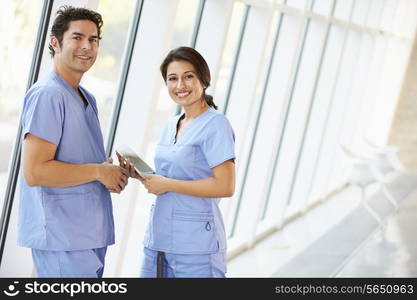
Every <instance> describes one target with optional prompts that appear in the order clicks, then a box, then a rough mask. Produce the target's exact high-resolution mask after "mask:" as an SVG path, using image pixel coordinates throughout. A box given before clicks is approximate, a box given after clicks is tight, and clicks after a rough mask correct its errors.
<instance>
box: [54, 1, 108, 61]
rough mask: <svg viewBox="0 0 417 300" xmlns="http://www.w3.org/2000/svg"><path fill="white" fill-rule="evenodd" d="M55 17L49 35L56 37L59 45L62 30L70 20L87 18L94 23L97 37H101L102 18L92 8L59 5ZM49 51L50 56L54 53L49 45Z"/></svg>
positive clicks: (67, 25) (62, 35)
mask: <svg viewBox="0 0 417 300" xmlns="http://www.w3.org/2000/svg"><path fill="white" fill-rule="evenodd" d="M56 14H57V17H56V18H55V21H54V24H53V25H52V29H51V37H52V36H54V37H56V38H57V40H58V42H59V45H60V46H62V39H63V38H64V32H65V31H67V30H68V28H69V23H70V22H71V21H78V20H89V21H91V22H93V23H94V24H96V26H97V35H98V39H99V40H100V39H101V36H100V35H101V26H103V19H102V18H101V15H100V14H99V13H97V12H95V11H93V10H90V9H87V8H81V7H73V6H67V5H64V6H61V7H60V8H59V10H58V11H57V12H56ZM48 48H49V53H50V54H51V56H52V57H54V55H55V51H54V48H52V46H51V45H49V47H48Z"/></svg>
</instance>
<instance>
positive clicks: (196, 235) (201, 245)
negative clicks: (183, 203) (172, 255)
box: [172, 210, 219, 254]
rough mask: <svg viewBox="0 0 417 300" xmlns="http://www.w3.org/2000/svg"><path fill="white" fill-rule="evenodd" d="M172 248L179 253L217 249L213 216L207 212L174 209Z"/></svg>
mask: <svg viewBox="0 0 417 300" xmlns="http://www.w3.org/2000/svg"><path fill="white" fill-rule="evenodd" d="M172 246H173V247H172V248H173V252H179V253H190V254H191V253H200V254H204V253H215V252H217V251H218V249H219V245H218V242H217V238H216V228H215V225H214V216H213V214H212V213H207V212H194V211H186V210H174V211H173V215H172Z"/></svg>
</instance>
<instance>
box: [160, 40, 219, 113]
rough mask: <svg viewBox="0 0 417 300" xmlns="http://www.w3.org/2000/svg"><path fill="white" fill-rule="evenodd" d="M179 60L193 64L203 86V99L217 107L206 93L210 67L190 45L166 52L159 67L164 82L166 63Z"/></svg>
mask: <svg viewBox="0 0 417 300" xmlns="http://www.w3.org/2000/svg"><path fill="white" fill-rule="evenodd" d="M180 60H184V61H187V62H189V63H190V64H192V65H193V67H194V69H195V71H196V75H197V77H198V79H199V80H200V82H201V84H202V85H203V86H205V88H204V90H203V96H204V99H205V100H206V102H207V104H208V105H209V106H211V107H213V108H214V109H217V106H216V104H214V102H213V97H212V96H210V95H207V94H206V88H208V87H209V86H210V80H211V75H210V69H209V67H208V65H207V62H206V61H205V59H204V58H203V56H201V54H200V53H198V52H197V50H195V49H193V48H190V47H179V48H175V49H173V50H171V51H170V52H169V53H168V55H167V56H166V57H165V59H164V61H163V62H162V64H161V67H160V69H161V74H162V77H163V78H164V80H165V83H166V82H167V69H168V65H169V64H170V63H172V62H173V61H180Z"/></svg>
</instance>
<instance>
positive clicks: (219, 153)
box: [201, 114, 235, 168]
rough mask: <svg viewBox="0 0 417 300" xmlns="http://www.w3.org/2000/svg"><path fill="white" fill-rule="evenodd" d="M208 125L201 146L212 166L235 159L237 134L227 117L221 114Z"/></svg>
mask: <svg viewBox="0 0 417 300" xmlns="http://www.w3.org/2000/svg"><path fill="white" fill-rule="evenodd" d="M207 125H208V126H207V130H206V133H207V134H206V136H205V138H204V140H203V142H202V145H201V148H202V151H203V153H204V155H205V157H206V160H207V162H208V165H209V166H210V168H214V167H215V166H218V165H220V164H222V163H223V162H225V161H227V160H230V159H235V134H234V132H233V129H232V126H231V125H230V123H229V121H228V120H227V119H226V117H225V116H224V115H220V114H219V115H217V116H215V117H214V118H213V119H212V120H210V122H209V123H208V124H207Z"/></svg>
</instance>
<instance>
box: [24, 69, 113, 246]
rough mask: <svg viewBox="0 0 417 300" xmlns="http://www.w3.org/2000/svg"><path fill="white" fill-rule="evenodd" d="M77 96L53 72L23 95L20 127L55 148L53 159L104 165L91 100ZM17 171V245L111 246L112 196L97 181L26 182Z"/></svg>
mask: <svg viewBox="0 0 417 300" xmlns="http://www.w3.org/2000/svg"><path fill="white" fill-rule="evenodd" d="M80 91H81V93H82V94H83V96H84V97H85V99H86V100H87V101H88V105H87V106H86V107H85V105H84V103H83V101H82V100H81V99H80V97H79V95H78V94H77V93H76V92H75V91H74V90H73V89H72V87H71V86H70V85H69V84H68V83H67V82H66V81H65V80H64V79H63V78H61V77H60V76H58V75H57V74H56V73H55V72H51V73H50V74H48V75H47V76H46V77H44V78H43V79H41V80H39V81H38V82H37V83H36V84H34V85H33V86H32V88H31V89H30V90H29V91H28V92H27V94H26V96H25V101H24V107H23V115H22V126H23V135H22V140H23V138H24V136H26V134H27V133H30V134H32V135H35V136H37V137H40V138H42V139H44V140H47V141H49V142H51V143H53V144H55V145H57V149H56V154H55V160H58V161H62V162H66V163H71V164H87V163H103V162H104V161H105V160H106V154H105V151H104V145H103V136H102V133H101V130H100V124H99V120H98V114H97V106H96V101H95V99H94V97H93V96H92V95H91V94H90V93H89V92H88V91H87V90H85V89H84V88H82V87H80ZM22 173H23V172H22V170H21V172H20V203H19V220H18V244H19V245H20V246H23V247H29V248H35V249H40V250H56V251H71V250H81V249H92V248H101V247H105V246H107V245H110V244H113V243H114V222H113V211H112V203H111V198H110V193H109V192H108V190H107V189H106V188H105V187H104V185H103V184H101V183H100V182H98V181H93V182H89V183H86V184H81V185H77V186H71V187H60V188H53V187H46V186H33V187H30V186H28V185H27V184H26V182H25V179H24V177H23V175H22Z"/></svg>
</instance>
